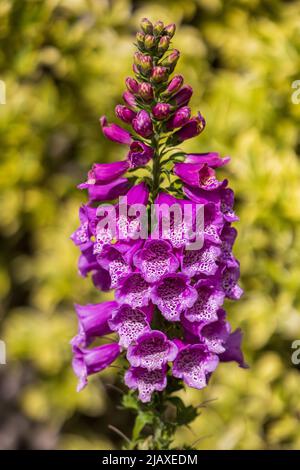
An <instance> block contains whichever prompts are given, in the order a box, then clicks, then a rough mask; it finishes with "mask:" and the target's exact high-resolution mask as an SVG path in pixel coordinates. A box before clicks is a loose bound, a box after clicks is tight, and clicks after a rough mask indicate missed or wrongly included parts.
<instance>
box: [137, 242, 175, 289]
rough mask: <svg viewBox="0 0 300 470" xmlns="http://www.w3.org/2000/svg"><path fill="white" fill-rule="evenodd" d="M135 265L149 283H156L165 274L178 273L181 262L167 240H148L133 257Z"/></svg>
mask: <svg viewBox="0 0 300 470" xmlns="http://www.w3.org/2000/svg"><path fill="white" fill-rule="evenodd" d="M133 264H134V266H135V267H136V268H138V269H139V271H140V272H141V273H142V275H143V277H144V279H145V280H146V281H147V282H150V283H151V282H156V281H158V280H159V279H160V278H161V277H162V276H164V275H165V274H169V273H173V272H175V271H177V269H178V266H179V262H178V259H177V258H176V256H175V255H174V254H173V252H172V247H171V245H170V243H168V242H167V241H165V240H147V241H146V242H145V245H144V247H143V248H142V249H141V250H139V251H137V252H136V253H135V255H134V257H133Z"/></svg>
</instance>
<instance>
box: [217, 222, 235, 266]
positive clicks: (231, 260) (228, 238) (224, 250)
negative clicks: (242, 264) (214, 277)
mask: <svg viewBox="0 0 300 470" xmlns="http://www.w3.org/2000/svg"><path fill="white" fill-rule="evenodd" d="M236 237H237V230H236V229H235V228H234V227H230V225H229V224H228V223H226V225H225V226H224V228H223V230H222V233H221V240H222V246H221V257H220V262H221V263H223V264H225V265H226V266H227V267H228V268H238V267H239V262H238V261H237V259H236V258H235V257H234V256H233V253H232V247H233V244H234V241H235V239H236Z"/></svg>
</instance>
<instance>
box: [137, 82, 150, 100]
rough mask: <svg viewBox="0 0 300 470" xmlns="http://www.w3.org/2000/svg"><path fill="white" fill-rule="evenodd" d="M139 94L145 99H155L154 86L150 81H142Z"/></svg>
mask: <svg viewBox="0 0 300 470" xmlns="http://www.w3.org/2000/svg"><path fill="white" fill-rule="evenodd" d="M139 95H140V97H141V98H143V100H144V101H152V100H153V88H152V86H151V85H150V83H147V82H142V83H140V85H139Z"/></svg>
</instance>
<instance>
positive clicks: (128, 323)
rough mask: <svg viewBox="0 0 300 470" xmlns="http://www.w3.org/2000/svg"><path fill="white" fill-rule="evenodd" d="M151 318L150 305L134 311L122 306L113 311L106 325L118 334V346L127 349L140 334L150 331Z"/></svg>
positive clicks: (151, 306) (124, 305)
mask: <svg viewBox="0 0 300 470" xmlns="http://www.w3.org/2000/svg"><path fill="white" fill-rule="evenodd" d="M152 316H153V305H152V304H149V305H148V306H147V307H142V308H135V309H134V308H132V307H131V306H130V305H126V304H123V305H120V306H118V307H117V308H115V309H114V311H113V313H112V317H111V319H110V320H109V321H108V324H109V327H110V328H111V329H112V330H113V331H117V332H118V336H119V345H120V346H122V347H124V348H128V346H129V345H130V344H132V343H133V342H135V341H136V340H137V338H138V337H139V336H140V335H141V334H142V333H145V332H146V331H149V330H150V321H151V319H152Z"/></svg>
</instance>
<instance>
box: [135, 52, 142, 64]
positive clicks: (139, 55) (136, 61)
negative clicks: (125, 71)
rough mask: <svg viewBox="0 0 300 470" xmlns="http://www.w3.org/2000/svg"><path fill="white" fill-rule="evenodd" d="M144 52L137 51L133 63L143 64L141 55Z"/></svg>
mask: <svg viewBox="0 0 300 470" xmlns="http://www.w3.org/2000/svg"><path fill="white" fill-rule="evenodd" d="M142 55H143V54H142V53H141V52H135V53H134V55H133V63H134V64H135V65H137V66H138V65H140V64H141V57H142Z"/></svg>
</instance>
